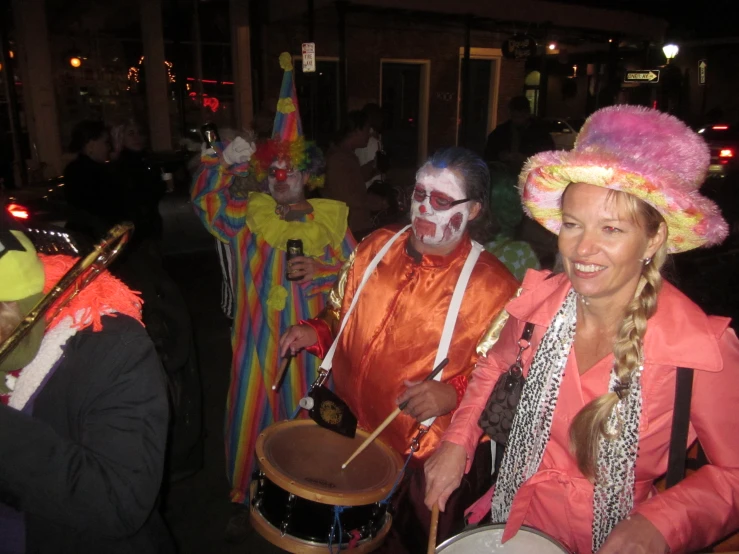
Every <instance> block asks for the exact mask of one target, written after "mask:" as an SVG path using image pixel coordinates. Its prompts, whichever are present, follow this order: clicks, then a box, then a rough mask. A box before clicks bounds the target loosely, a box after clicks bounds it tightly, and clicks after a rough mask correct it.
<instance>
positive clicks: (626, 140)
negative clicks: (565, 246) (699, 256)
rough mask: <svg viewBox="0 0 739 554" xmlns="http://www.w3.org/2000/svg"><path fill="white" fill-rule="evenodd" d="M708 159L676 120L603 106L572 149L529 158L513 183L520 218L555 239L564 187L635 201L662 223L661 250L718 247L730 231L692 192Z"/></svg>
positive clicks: (698, 139)
mask: <svg viewBox="0 0 739 554" xmlns="http://www.w3.org/2000/svg"><path fill="white" fill-rule="evenodd" d="M709 162H710V152H709V149H708V146H707V145H706V143H705V141H704V140H703V138H702V137H701V136H700V135H699V134H697V133H696V132H694V131H692V130H691V129H690V128H688V126H687V125H685V123H683V122H682V121H680V120H679V119H677V118H676V117H673V116H671V115H669V114H666V113H662V112H659V111H657V110H653V109H649V108H644V107H641V106H627V105H621V106H610V107H607V108H603V109H601V110H598V111H597V112H595V113H593V115H591V116H590V117H589V118H588V119H587V121H585V124H584V125H583V127H582V130H581V131H580V134H579V135H578V137H577V141H576V142H575V147H574V148H573V149H572V150H571V151H564V150H557V151H552V152H542V153H540V154H536V155H534V156H532V157H531V158H530V159H529V160H528V161H527V162H526V165H525V166H524V168H523V171H522V172H521V175H520V176H519V181H518V184H519V189H520V191H521V199H522V201H523V206H524V210H525V211H526V213H527V214H528V215H529V216H530V217H531V218H533V219H534V220H536V221H537V222H539V223H540V224H541V225H543V226H544V227H546V228H547V229H549V230H550V231H552V232H553V233H555V234H557V233H559V229H560V227H561V226H562V194H563V193H564V191H565V189H566V188H567V185H569V184H570V183H587V184H589V185H595V186H599V187H603V188H607V189H612V190H619V191H622V192H626V193H628V194H631V195H633V196H636V197H637V198H639V199H640V200H642V201H644V202H646V203H647V204H649V205H650V206H652V207H653V208H654V209H656V210H657V211H658V212H659V213H660V215H662V217H663V218H664V220H665V223H666V224H667V229H668V237H667V249H668V251H669V252H670V253H676V252H685V251H687V250H691V249H693V248H698V247H699V246H704V245H705V246H711V245H715V244H719V243H721V242H722V241H723V240H724V239H725V238H726V237H727V235H728V233H729V228H728V225H727V223H726V221H724V219H723V217H721V212H720V210H719V208H718V206H717V205H716V204H715V203H714V202H713V201H711V200H709V199H708V198H706V197H705V196H703V195H702V194H700V192H699V189H700V187H701V185H702V184H703V181H704V180H705V178H706V174H707V172H708V165H709Z"/></svg>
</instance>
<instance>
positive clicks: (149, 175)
mask: <svg viewBox="0 0 739 554" xmlns="http://www.w3.org/2000/svg"><path fill="white" fill-rule="evenodd" d="M112 136H113V146H114V148H113V153H114V157H115V159H114V161H113V162H112V163H111V164H110V169H111V171H112V172H113V174H114V175H115V178H116V179H117V180H118V181H119V182H120V183H121V184H122V186H123V190H124V192H125V195H126V200H125V211H126V219H128V220H129V221H131V222H133V224H134V225H135V226H136V234H135V235H134V240H135V241H136V242H140V241H142V240H145V239H152V240H159V239H160V238H161V236H162V230H163V222H162V216H161V215H160V214H159V201H160V200H161V199H162V198H163V197H164V194H165V193H166V191H167V184H166V183H165V181H164V178H163V175H162V174H161V173H160V172H159V171H157V170H156V169H154V168H152V167H151V163H150V162H149V160H148V156H147V152H146V149H145V146H146V141H145V139H144V136H143V134H142V132H141V127H140V126H139V125H138V123H136V122H135V121H133V120H129V121H127V122H126V123H124V124H122V125H118V126H117V127H114V128H113V131H112ZM165 175H170V174H165ZM170 182H171V175H170Z"/></svg>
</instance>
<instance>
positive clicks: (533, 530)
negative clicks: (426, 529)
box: [436, 523, 570, 554]
mask: <svg viewBox="0 0 739 554" xmlns="http://www.w3.org/2000/svg"><path fill="white" fill-rule="evenodd" d="M487 529H505V523H488V524H486V525H480V526H478V527H474V528H472V529H467V530H465V531H462V532H461V533H459V534H458V535H454V536H453V537H449V538H448V539H447V540H445V541H444V542H443V543H441V544H440V545H439V546H437V547H436V552H443V548H445V547H447V546H449V545H450V544H454V543H455V542H457V540H458V539H461V538H464V537H468V536H470V535H475V534H477V533H481V532H483V531H485V530H487ZM522 529H523V530H524V531H527V532H529V533H533V534H534V535H539V536H540V537H542V538H544V539H546V540H548V541H549V542H551V543H552V544H553V545H554V546H556V547H558V548H559V549H560V550H561V551H562V552H563V554H570V551H569V550H567V549H566V548H565V547H564V545H563V544H562V543H561V542H559V541H558V540H557V539H555V538H553V537H550V536H549V535H547V534H546V533H544V532H543V531H539V530H538V529H536V528H534V527H529V526H528V525H521V527H520V528H519V531H520V530H522Z"/></svg>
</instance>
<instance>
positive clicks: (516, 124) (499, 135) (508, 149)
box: [485, 96, 554, 175]
mask: <svg viewBox="0 0 739 554" xmlns="http://www.w3.org/2000/svg"><path fill="white" fill-rule="evenodd" d="M508 114H509V119H508V121H506V122H505V123H501V124H500V125H498V126H497V127H496V128H495V129H494V130H493V132H492V133H490V135H488V140H487V143H486V145H485V161H486V162H488V163H491V164H494V163H502V164H505V165H506V166H507V168H508V169H509V170H510V171H511V172H512V173H514V174H515V175H518V173H519V172H520V171H521V167H522V166H523V163H524V162H525V161H526V159H527V158H529V157H530V156H533V155H534V154H537V153H539V152H543V151H545V150H554V141H553V140H552V136H551V135H550V134H549V133H548V132H547V130H546V129H544V128H542V126H541V125H540V124H539V122H538V121H537V120H536V119H534V118H533V117H532V115H531V106H530V104H529V100H528V98H526V97H525V96H516V97H514V98H512V99H511V101H510V102H509V103H508Z"/></svg>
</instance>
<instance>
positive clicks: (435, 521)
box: [426, 502, 439, 554]
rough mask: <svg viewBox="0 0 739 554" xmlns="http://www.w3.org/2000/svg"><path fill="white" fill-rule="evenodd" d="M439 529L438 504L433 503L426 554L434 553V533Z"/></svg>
mask: <svg viewBox="0 0 739 554" xmlns="http://www.w3.org/2000/svg"><path fill="white" fill-rule="evenodd" d="M438 529H439V503H438V502H435V503H434V507H433V509H432V510H431V529H430V530H429V547H428V549H427V550H426V554H434V552H436V533H437V530H438Z"/></svg>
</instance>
